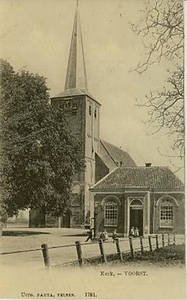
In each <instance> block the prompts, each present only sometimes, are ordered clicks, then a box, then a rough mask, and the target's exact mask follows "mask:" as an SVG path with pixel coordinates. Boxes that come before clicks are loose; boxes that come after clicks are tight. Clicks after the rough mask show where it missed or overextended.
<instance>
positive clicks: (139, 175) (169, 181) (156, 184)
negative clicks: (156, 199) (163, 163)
mask: <svg viewBox="0 0 187 300" xmlns="http://www.w3.org/2000/svg"><path fill="white" fill-rule="evenodd" d="M141 188H145V189H146V190H147V189H152V190H155V191H157V190H159V191H169V190H172V191H173V190H181V189H182V190H183V189H184V184H183V183H182V181H181V180H180V179H179V178H178V177H177V176H176V175H175V174H174V173H173V172H172V171H171V170H170V169H169V168H168V167H158V166H154V167H120V168H116V169H115V170H113V171H112V172H111V173H109V174H107V175H106V176H105V177H104V178H102V179H101V180H100V181H99V182H97V183H96V184H95V185H94V186H93V187H92V188H91V191H93V192H96V191H97V192H99V191H102V192H111V191H113V192H114V191H121V192H123V191H124V190H125V189H141Z"/></svg>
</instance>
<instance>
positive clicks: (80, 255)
mask: <svg viewBox="0 0 187 300" xmlns="http://www.w3.org/2000/svg"><path fill="white" fill-rule="evenodd" d="M75 246H76V250H77V257H78V262H79V267H82V249H81V243H80V242H79V241H76V242H75Z"/></svg>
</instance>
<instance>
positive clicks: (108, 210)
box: [104, 200, 118, 227]
mask: <svg viewBox="0 0 187 300" xmlns="http://www.w3.org/2000/svg"><path fill="white" fill-rule="evenodd" d="M107 215H108V216H109V215H111V216H112V218H109V217H107ZM111 220H113V222H111ZM104 226H105V227H117V226H118V203H116V201H115V200H109V201H108V202H106V203H105V205H104Z"/></svg>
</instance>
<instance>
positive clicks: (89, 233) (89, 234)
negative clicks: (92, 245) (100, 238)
mask: <svg viewBox="0 0 187 300" xmlns="http://www.w3.org/2000/svg"><path fill="white" fill-rule="evenodd" d="M87 234H88V237H87V239H86V240H85V242H88V241H89V240H92V229H90V230H89V231H87Z"/></svg>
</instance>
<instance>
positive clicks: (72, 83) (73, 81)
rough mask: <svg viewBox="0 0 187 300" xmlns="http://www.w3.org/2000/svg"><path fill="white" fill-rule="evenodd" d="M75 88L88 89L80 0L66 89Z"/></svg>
mask: <svg viewBox="0 0 187 300" xmlns="http://www.w3.org/2000/svg"><path fill="white" fill-rule="evenodd" d="M73 88H79V89H83V90H85V91H87V76H86V65H85V58H84V48H83V39H82V29H81V22H80V16H79V11H78V2H77V7H76V12H75V18H74V24H73V32H72V38H71V45H70V53H69V60H68V67H67V74H66V82H65V91H66V90H69V89H73Z"/></svg>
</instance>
